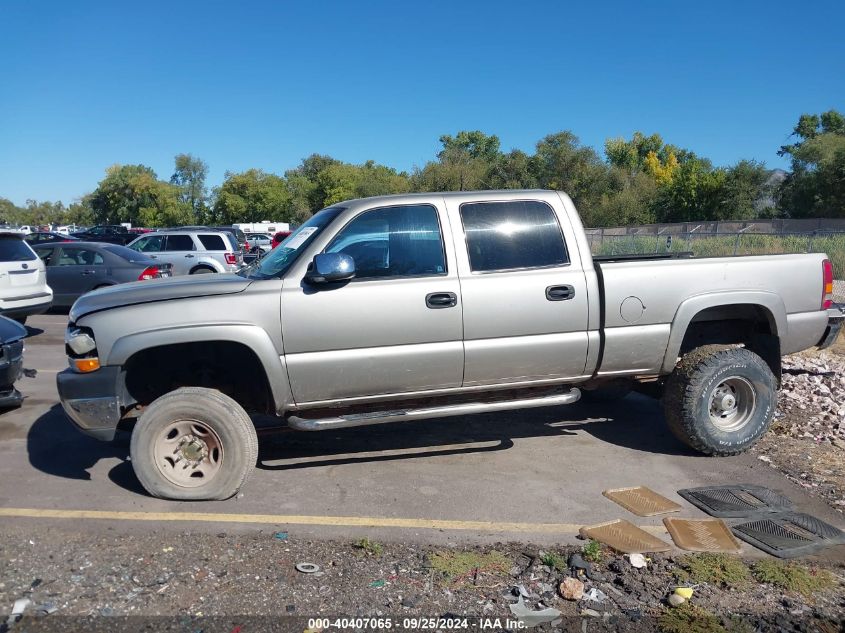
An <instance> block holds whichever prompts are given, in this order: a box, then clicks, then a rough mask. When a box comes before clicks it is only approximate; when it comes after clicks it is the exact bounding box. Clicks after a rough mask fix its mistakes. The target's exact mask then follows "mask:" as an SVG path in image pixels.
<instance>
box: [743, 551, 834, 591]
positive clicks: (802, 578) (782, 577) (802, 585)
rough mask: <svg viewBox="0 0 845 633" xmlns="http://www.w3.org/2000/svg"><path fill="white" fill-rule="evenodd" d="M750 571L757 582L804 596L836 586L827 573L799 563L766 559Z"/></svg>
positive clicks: (830, 575) (832, 577) (832, 576)
mask: <svg viewBox="0 0 845 633" xmlns="http://www.w3.org/2000/svg"><path fill="white" fill-rule="evenodd" d="M751 571H752V573H753V574H754V578H756V579H757V581H758V582H762V583H766V584H767V585H774V586H775V587H778V588H780V589H786V590H787V591H796V592H798V593H800V594H802V595H805V596H809V595H812V594H813V593H815V592H816V591H821V590H824V589H830V588H832V587H835V586H836V578H835V576H834V575H833V574H831V573H830V572H829V571H827V570H824V569H816V568H809V567H805V566H804V565H801V564H799V563H786V562H783V561H779V560H772V559H766V560H761V561H758V562H757V563H755V564H754V567H753V568H752V570H751Z"/></svg>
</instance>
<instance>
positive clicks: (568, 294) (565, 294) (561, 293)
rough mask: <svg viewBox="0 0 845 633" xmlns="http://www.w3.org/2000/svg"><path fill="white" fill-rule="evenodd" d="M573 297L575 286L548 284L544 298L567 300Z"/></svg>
mask: <svg viewBox="0 0 845 633" xmlns="http://www.w3.org/2000/svg"><path fill="white" fill-rule="evenodd" d="M573 297H575V288H573V287H572V286H569V285H565V286H549V287H548V288H546V299H548V300H549V301H569V300H570V299H572V298H573Z"/></svg>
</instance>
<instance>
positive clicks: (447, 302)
mask: <svg viewBox="0 0 845 633" xmlns="http://www.w3.org/2000/svg"><path fill="white" fill-rule="evenodd" d="M425 305H426V306H428V307H429V308H431V309H433V310H437V309H439V308H451V307H453V306H456V305H458V295H456V294H455V293H454V292H432V293H431V294H427V295H426V296H425Z"/></svg>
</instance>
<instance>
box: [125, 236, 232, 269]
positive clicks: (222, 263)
mask: <svg viewBox="0 0 845 633" xmlns="http://www.w3.org/2000/svg"><path fill="white" fill-rule="evenodd" d="M127 246H128V247H129V248H131V249H133V250H136V251H138V252H139V253H144V254H145V255H148V256H149V257H152V258H153V259H157V260H159V261H162V262H165V263H168V264H172V265H173V268H172V269H171V272H172V274H173V275H197V274H201V273H231V272H235V271H236V270H238V269H239V268H240V267H241V266H242V265H243V253H241V251H240V249H239V248H238V244H237V242H236V241H235V239H234V237H232V235H231V234H230V233H225V232H223V231H198V230H191V231H180V230H169V231H156V232H155V233H147V234H146V235H142V236H141V237H139V238H137V239H135V240H133V241H132V242H130V243H129V244H127Z"/></svg>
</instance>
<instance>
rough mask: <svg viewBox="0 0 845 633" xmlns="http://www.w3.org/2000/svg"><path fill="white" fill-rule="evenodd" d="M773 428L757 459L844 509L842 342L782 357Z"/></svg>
mask: <svg viewBox="0 0 845 633" xmlns="http://www.w3.org/2000/svg"><path fill="white" fill-rule="evenodd" d="M783 367H784V372H783V388H782V390H781V394H780V404H779V407H778V411H777V413H776V414H775V421H774V423H773V425H772V430H771V431H770V432H769V433H767V434H766V435H765V436H764V437H763V439H761V440H760V442H759V443H758V444H757V445H756V446H755V448H754V451H755V452H756V453H757V454H758V457H759V459H761V460H762V461H765V462H767V463H769V464H771V465H772V466H773V467H774V468H776V469H778V470H780V471H781V472H783V474H784V475H786V477H787V478H789V479H791V480H792V481H794V482H796V483H798V484H799V485H801V486H803V487H804V488H806V489H807V491H808V492H809V493H810V494H813V495H816V496H820V497H822V498H824V499H825V500H827V502H828V503H830V504H831V505H832V506H833V507H834V508H836V509H837V510H839V511H840V512H843V511H845V341H843V340H842V337H840V340H839V342H838V344H837V346H835V347H834V348H833V349H832V350H825V351H823V352H815V353H810V352H807V353H803V354H796V355H794V356H790V357H787V358H785V359H784V363H783Z"/></svg>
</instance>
